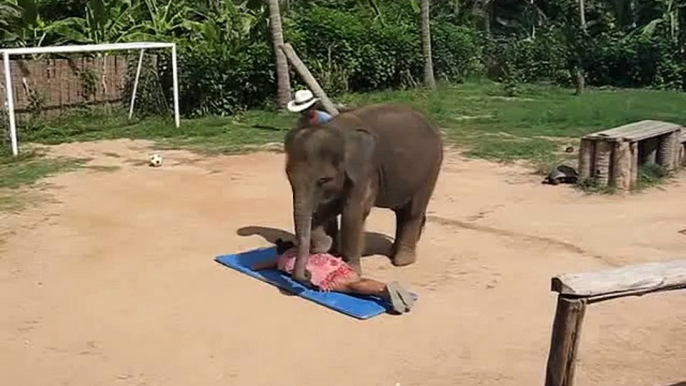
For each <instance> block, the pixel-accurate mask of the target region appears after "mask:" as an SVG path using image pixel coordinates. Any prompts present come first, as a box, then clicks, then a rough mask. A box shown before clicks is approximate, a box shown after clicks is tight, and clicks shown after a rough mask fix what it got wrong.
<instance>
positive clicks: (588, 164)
mask: <svg viewBox="0 0 686 386" xmlns="http://www.w3.org/2000/svg"><path fill="white" fill-rule="evenodd" d="M594 147H595V146H594V142H593V141H592V140H590V139H583V138H582V139H581V144H580V145H579V179H580V180H585V179H587V178H589V177H591V174H592V173H591V172H592V170H593V148H594Z"/></svg>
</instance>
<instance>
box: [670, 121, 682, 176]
mask: <svg viewBox="0 0 686 386" xmlns="http://www.w3.org/2000/svg"><path fill="white" fill-rule="evenodd" d="M680 152H681V129H679V130H676V131H675V132H674V133H672V168H674V169H678V168H679V167H681V164H680V163H679V161H680V158H679V153H680Z"/></svg>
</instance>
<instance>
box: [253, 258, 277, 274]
mask: <svg viewBox="0 0 686 386" xmlns="http://www.w3.org/2000/svg"><path fill="white" fill-rule="evenodd" d="M277 259H278V258H276V257H275V258H273V259H271V260H266V261H260V262H257V263H255V264H254V265H253V266H252V269H253V271H259V270H261V269H275V268H276V261H277Z"/></svg>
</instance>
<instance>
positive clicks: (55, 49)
mask: <svg viewBox="0 0 686 386" xmlns="http://www.w3.org/2000/svg"><path fill="white" fill-rule="evenodd" d="M161 48H165V49H166V48H170V49H171V64H172V83H173V99H174V122H175V124H176V127H179V121H180V119H179V81H178V71H177V64H176V44H175V43H158V42H134V43H112V44H85V45H69V46H52V47H21V48H7V49H0V53H1V54H2V57H3V64H4V73H5V97H6V103H5V106H6V109H7V115H8V120H9V134H10V141H11V144H12V154H13V155H15V156H16V155H18V154H19V146H18V145H19V144H18V140H17V123H16V122H17V120H16V117H15V101H14V92H13V89H12V87H13V85H12V73H11V66H10V58H11V57H12V56H19V55H35V54H56V53H62V54H66V53H79V52H97V51H101V52H107V51H126V50H140V55H139V58H138V66H137V69H136V75H135V79H134V83H133V90H132V93H131V101H130V104H129V118H131V117H132V116H133V109H134V104H135V103H136V92H137V90H138V81H139V77H140V73H141V66H142V64H143V55H144V54H145V50H149V49H161Z"/></svg>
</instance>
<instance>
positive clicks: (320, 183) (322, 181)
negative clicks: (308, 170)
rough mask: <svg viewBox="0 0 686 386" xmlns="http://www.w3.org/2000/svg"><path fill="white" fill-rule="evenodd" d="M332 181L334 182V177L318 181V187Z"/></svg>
mask: <svg viewBox="0 0 686 386" xmlns="http://www.w3.org/2000/svg"><path fill="white" fill-rule="evenodd" d="M331 180H333V177H322V178H320V179H319V180H318V181H317V185H319V186H322V185H324V184H326V183H327V182H329V181H331Z"/></svg>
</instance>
